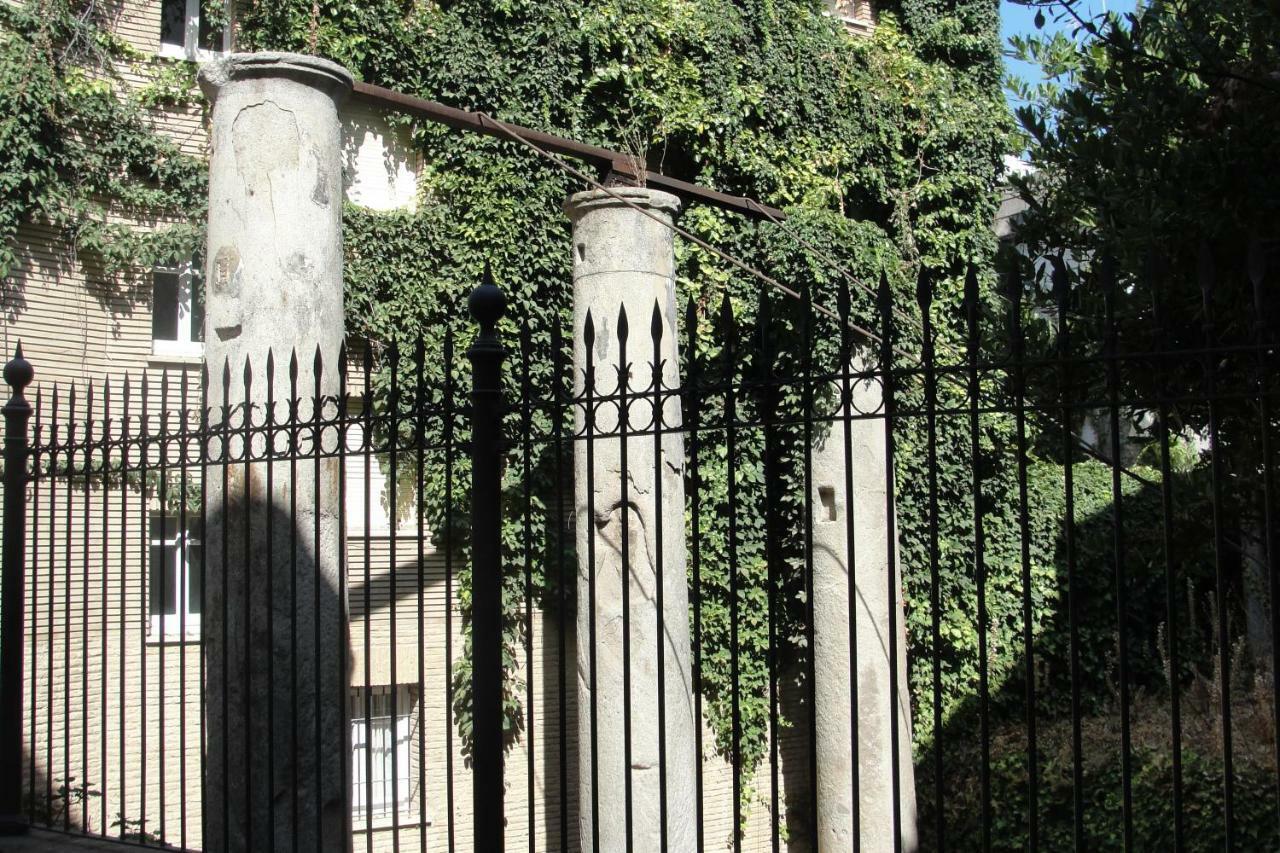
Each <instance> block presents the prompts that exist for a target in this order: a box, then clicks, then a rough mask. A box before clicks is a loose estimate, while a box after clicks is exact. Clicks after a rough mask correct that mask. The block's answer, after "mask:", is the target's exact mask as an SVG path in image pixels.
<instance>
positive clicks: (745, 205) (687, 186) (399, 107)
mask: <svg viewBox="0 0 1280 853" xmlns="http://www.w3.org/2000/svg"><path fill="white" fill-rule="evenodd" d="M355 95H356V97H358V98H361V99H363V100H365V101H367V102H369V103H372V104H376V105H377V106H380V107H383V108H384V109H390V110H394V111H396V112H403V113H408V114H410V115H414V116H417V117H419V118H422V119H426V120H427V121H433V122H436V123H437V124H443V125H446V126H448V127H452V128H456V129H458V130H467V131H471V132H473V133H483V134H486V135H488V136H496V137H498V138H500V139H509V138H510V137H511V136H512V135H516V136H520V137H522V138H524V139H526V140H528V141H529V142H531V143H533V144H534V145H536V146H537V147H539V148H541V149H543V150H545V151H549V152H551V153H553V154H559V155H562V156H565V157H573V158H575V159H577V160H584V161H586V162H588V163H590V164H592V165H593V166H595V167H596V168H597V169H598V170H599V173H600V177H601V179H602V180H604V179H606V178H609V177H613V178H614V179H621V180H622V181H623V182H634V180H635V172H636V171H638V169H637V167H639V168H640V169H644V163H643V161H637V159H636V158H635V157H633V156H632V155H630V154H624V153H623V152H621V151H613V150H611V149H609V148H601V147H600V146H598V145H590V144H588V143H585V142H578V141H576V140H573V139H566V138H564V137H563V136H555V135H554V134H550V133H544V132H543V131H541V130H534V129H532V128H528V127H521V126H520V125H518V124H507V123H505V122H499V121H497V120H496V119H493V118H490V117H489V116H487V115H485V114H483V113H478V112H468V111H467V110H460V109H457V108H456V107H450V106H446V105H445V104H442V103H439V102H438V101H428V100H426V99H425V98H417V97H414V96H412V95H406V94H404V93H403V92H396V91H394V90H392V89H384V88H383V87H381V86H374V85H372V84H370V83H356V85H355ZM628 179H630V181H628ZM615 182H616V181H615ZM644 182H645V184H647V185H648V186H651V187H654V188H655V189H660V190H666V191H667V192H669V193H672V194H674V195H677V196H679V197H680V198H682V199H685V200H686V201H700V202H703V203H705V204H710V205H713V206H715V207H719V208H723V209H724V210H729V211H733V212H734V213H739V214H742V215H743V216H749V217H751V218H753V219H768V220H782V219H785V218H786V214H785V213H783V212H782V211H781V210H778V209H777V208H774V207H769V206H768V205H764V204H761V203H760V202H758V201H755V200H754V199H750V198H745V197H743V196H736V195H729V194H728V193H722V192H719V191H718V190H713V189H710V188H708V187H703V186H699V185H698V184H692V183H689V182H688V181H682V180H680V179H678V178H673V177H670V176H669V175H663V174H659V173H657V172H651V171H648V170H647V169H645V172H644Z"/></svg>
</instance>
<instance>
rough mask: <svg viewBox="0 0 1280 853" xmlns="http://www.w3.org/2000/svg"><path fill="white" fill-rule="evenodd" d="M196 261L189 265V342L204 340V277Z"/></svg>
mask: <svg viewBox="0 0 1280 853" xmlns="http://www.w3.org/2000/svg"><path fill="white" fill-rule="evenodd" d="M199 263H200V262H199V261H198V260H197V261H195V262H194V263H192V265H191V340H193V341H203V340H204V275H203V274H202V273H201V272H200V267H199V266H198V264H199Z"/></svg>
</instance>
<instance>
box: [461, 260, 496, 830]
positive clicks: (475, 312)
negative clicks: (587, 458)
mask: <svg viewBox="0 0 1280 853" xmlns="http://www.w3.org/2000/svg"><path fill="white" fill-rule="evenodd" d="M468 307H469V308H470V309H471V316H472V317H474V318H475V320H476V321H477V322H478V323H479V324H480V334H479V335H477V336H476V339H475V342H474V343H472V345H471V348H470V349H468V350H467V358H469V359H470V360H471V379H472V386H471V403H472V406H471V483H472V489H471V655H472V657H471V701H472V725H473V728H472V753H471V757H472V783H473V788H472V797H473V801H474V815H475V850H476V851H477V853H479V851H484V853H491V851H492V853H501V851H502V842H503V825H502V824H503V804H502V801H503V790H502V752H503V726H502V681H503V676H502V544H501V534H502V413H503V403H502V359H503V356H504V355H505V351H504V350H503V348H502V343H501V342H500V341H499V340H498V334H497V330H496V326H497V323H498V320H499V319H500V318H501V317H502V314H503V310H504V309H505V307H506V298H505V297H504V296H503V295H502V291H500V290H499V289H498V288H497V287H496V286H495V285H494V284H493V278H492V275H491V274H490V272H489V269H488V267H487V266H486V268H485V276H484V281H483V282H482V283H481V284H480V286H479V287H477V288H476V289H475V290H473V291H472V292H471V298H470V300H469V302H468Z"/></svg>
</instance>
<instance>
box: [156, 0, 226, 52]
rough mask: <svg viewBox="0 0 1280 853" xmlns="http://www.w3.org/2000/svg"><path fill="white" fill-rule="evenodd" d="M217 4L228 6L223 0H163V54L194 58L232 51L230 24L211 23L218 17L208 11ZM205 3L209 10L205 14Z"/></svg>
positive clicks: (161, 31)
mask: <svg viewBox="0 0 1280 853" xmlns="http://www.w3.org/2000/svg"><path fill="white" fill-rule="evenodd" d="M215 4H216V5H217V6H219V7H222V8H225V5H224V3H223V0H162V2H161V4H160V55H161V56H169V57H172V58H174V59H189V60H193V61H194V60H202V59H208V58H210V57H211V56H212V55H213V54H215V53H219V52H222V51H226V50H228V49H229V48H230V46H229V45H228V44H227V41H228V38H227V37H228V35H229V33H227V32H226V27H224V26H222V25H221V24H213V23H211V22H210V19H211V18H212V17H215V16H213V15H210V14H208V12H207V9H208V8H209V7H211V6H214V5H215ZM202 5H203V6H204V7H205V10H206V11H205V12H204V13H203V14H202V10H201V6H202ZM217 17H225V15H218V16H217Z"/></svg>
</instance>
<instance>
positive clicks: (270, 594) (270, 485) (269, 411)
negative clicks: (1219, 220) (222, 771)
mask: <svg viewBox="0 0 1280 853" xmlns="http://www.w3.org/2000/svg"><path fill="white" fill-rule="evenodd" d="M262 429H263V461H264V462H265V463H266V465H265V467H266V469H267V470H266V481H267V482H266V493H265V494H264V495H263V501H262V514H263V515H264V516H265V519H264V520H265V522H266V530H265V531H264V533H265V536H266V540H267V541H266V545H267V560H266V565H265V567H264V568H265V569H266V575H267V577H266V584H267V744H266V746H267V778H266V780H265V782H266V784H267V788H268V790H269V791H270V792H271V793H270V796H268V797H267V832H266V835H267V838H269V839H271V844H272V845H273V848H274V845H275V842H276V797H275V792H276V791H277V790H279V789H278V788H277V787H276V785H277V784H278V783H277V780H276V537H275V534H276V531H275V519H276V510H275V507H276V494H275V491H276V489H275V471H276V460H275V441H276V356H275V352H274V350H273V349H272V348H271V347H267V405H266V411H265V412H264V417H263V424H262ZM250 482H252V481H250V480H247V479H246V480H245V484H246V486H247V485H248V484H249V483H250ZM247 497H248V495H246V498H247Z"/></svg>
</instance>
